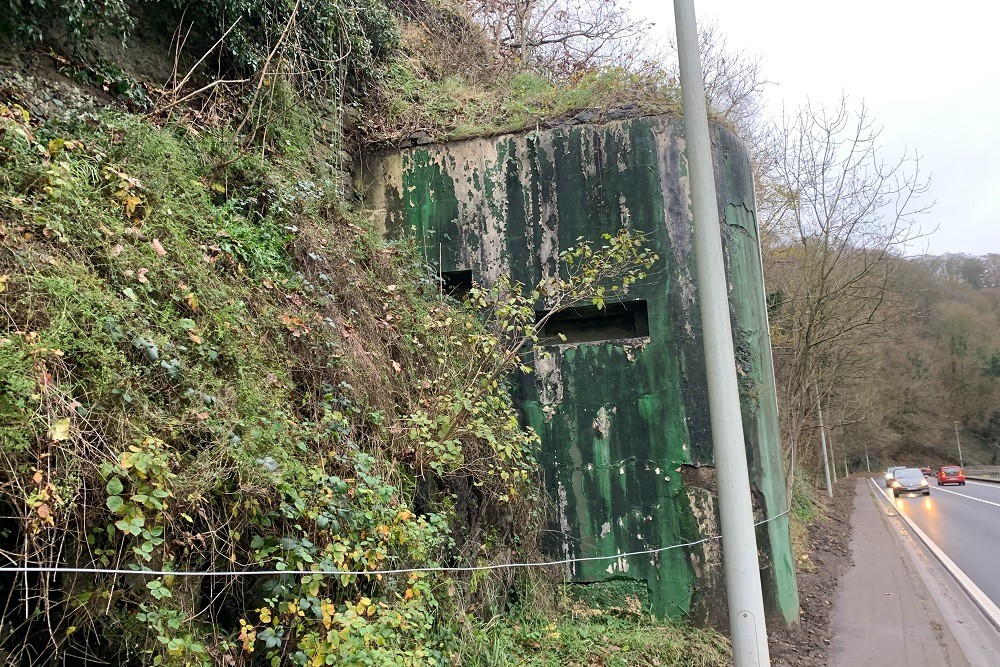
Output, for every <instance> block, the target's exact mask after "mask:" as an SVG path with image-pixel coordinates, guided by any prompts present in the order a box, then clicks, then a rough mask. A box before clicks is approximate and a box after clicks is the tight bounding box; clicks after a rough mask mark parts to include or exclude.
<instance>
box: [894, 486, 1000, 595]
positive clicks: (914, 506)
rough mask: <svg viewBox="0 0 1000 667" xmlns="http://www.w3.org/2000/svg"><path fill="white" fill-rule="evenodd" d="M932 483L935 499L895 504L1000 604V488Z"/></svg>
mask: <svg viewBox="0 0 1000 667" xmlns="http://www.w3.org/2000/svg"><path fill="white" fill-rule="evenodd" d="M876 481H881V480H876ZM927 481H928V483H929V484H930V489H931V495H929V496H920V495H909V494H907V495H903V496H900V497H898V498H896V499H895V500H894V503H895V505H896V508H897V509H898V510H899V511H900V512H902V513H903V514H905V515H906V516H908V517H909V518H910V519H912V520H913V521H914V523H916V524H917V525H918V526H920V529H921V530H923V531H924V532H925V533H927V536H928V537H930V538H931V539H932V540H934V542H935V544H937V545H938V547H940V548H941V550H942V551H944V552H945V553H946V554H947V555H948V557H949V558H951V559H952V560H953V561H954V562H955V564H956V565H958V567H959V568H961V569H962V571H963V572H965V574H966V575H967V576H968V577H969V578H970V579H972V581H973V582H974V583H975V584H976V585H977V586H979V588H980V589H981V590H982V591H983V593H985V594H986V596H987V597H989V598H990V599H991V600H992V601H993V602H994V603H995V604H997V605H1000V576H998V573H1000V572H998V570H1000V567H998V566H1000V563H998V559H1000V484H991V483H989V482H976V481H973V480H968V481H967V483H966V485H965V486H952V485H949V486H937V481H936V480H935V479H934V478H933V477H928V478H927ZM882 483H883V484H884V482H882Z"/></svg>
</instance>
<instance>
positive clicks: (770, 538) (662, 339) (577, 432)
mask: <svg viewBox="0 0 1000 667" xmlns="http://www.w3.org/2000/svg"><path fill="white" fill-rule="evenodd" d="M713 143H714V150H715V163H716V178H717V181H718V192H719V212H720V221H721V227H722V232H723V240H724V246H725V250H726V260H727V271H728V276H729V280H730V283H731V291H730V294H731V297H730V303H731V312H732V315H733V322H734V335H735V336H736V339H737V344H738V347H739V350H740V355H739V360H738V364H739V369H738V370H739V373H740V377H741V400H742V407H743V421H744V431H745V434H746V440H747V454H748V460H749V463H750V468H751V484H752V488H753V490H754V492H755V493H754V497H755V498H756V499H757V503H756V506H755V514H756V516H757V519H758V520H764V519H766V518H769V517H778V518H776V519H774V520H772V521H769V522H767V523H764V524H762V525H761V526H760V527H759V528H758V544H759V545H760V551H761V553H760V557H761V564H762V573H761V576H762V578H763V583H764V590H765V595H766V596H767V600H766V602H767V603H768V606H769V608H770V611H771V613H772V614H773V613H775V612H777V613H778V614H780V616H781V617H782V618H783V619H784V620H785V621H786V622H787V621H791V620H794V619H795V618H796V616H797V613H798V599H797V593H796V587H795V570H794V563H793V558H792V551H791V541H790V536H789V527H788V518H787V515H783V514H782V513H783V512H784V511H785V510H786V508H787V500H786V498H785V495H786V494H785V489H784V478H783V470H782V463H781V449H780V442H779V435H778V424H777V405H776V399H775V388H774V380H773V372H772V367H771V356H770V347H769V345H770V341H769V337H768V329H767V317H766V307H765V302H764V289H763V282H762V277H761V264H760V251H759V243H758V238H757V226H756V219H755V215H754V200H753V187H752V179H751V174H750V168H749V161H748V158H747V154H746V151H745V149H744V147H743V146H742V145H741V144H740V143H739V141H738V140H737V139H736V138H735V137H734V136H733V135H732V134H731V133H730V132H728V131H726V130H725V129H723V128H721V127H716V128H714V142H713ZM362 178H363V182H364V185H365V191H366V193H367V196H366V202H365V203H366V206H367V207H368V208H369V210H370V211H371V213H372V216H373V219H374V221H375V223H376V224H377V225H378V226H380V227H381V228H382V229H383V230H384V231H385V232H386V233H388V234H390V235H401V234H409V233H412V234H415V235H416V239H417V242H418V244H420V245H422V246H423V247H424V248H426V249H427V256H428V257H429V258H431V260H430V261H431V262H432V263H433V264H435V265H436V266H437V270H438V271H439V272H441V275H442V276H443V277H445V280H451V281H452V282H451V284H454V285H457V284H458V283H459V282H460V281H459V276H461V281H464V280H466V279H468V280H470V281H471V280H475V281H477V282H482V283H486V284H489V283H490V282H491V281H494V280H496V279H497V277H498V276H501V275H510V276H511V277H512V278H514V279H516V280H519V281H521V282H524V283H526V284H534V283H537V282H538V281H539V280H541V279H542V278H543V277H547V276H551V275H552V273H553V272H554V271H556V270H557V258H558V255H559V252H560V251H561V250H563V249H565V248H567V247H570V246H572V245H573V244H574V243H575V241H576V239H577V238H578V237H581V236H583V237H587V238H595V239H596V238H599V236H600V234H601V233H604V232H610V233H614V232H616V231H617V230H618V229H620V228H621V227H623V226H624V227H627V228H629V229H631V230H634V231H637V232H643V233H645V234H646V235H647V237H648V239H649V241H648V243H649V245H650V247H652V248H653V249H654V250H655V251H656V252H657V253H658V254H659V255H660V257H661V260H660V264H659V266H658V267H657V268H658V269H659V270H658V271H655V272H654V275H653V276H651V278H650V279H649V280H647V281H646V282H644V283H642V284H638V285H635V286H633V287H632V288H631V289H630V291H629V293H628V294H627V295H626V296H625V297H624V298H623V299H622V300H621V302H619V303H610V302H609V304H608V309H607V311H605V312H596V311H595V310H594V309H592V308H590V307H589V306H587V305H583V306H581V307H580V308H578V309H574V310H572V311H567V312H566V313H563V314H560V315H559V316H557V317H554V318H553V319H552V320H551V321H550V323H549V325H548V326H547V327H546V332H545V334H546V335H545V338H544V340H543V344H544V345H545V346H546V347H547V349H548V350H550V351H551V352H553V354H552V355H551V356H543V355H538V354H536V356H535V363H534V370H535V372H534V373H532V374H529V375H525V376H523V377H522V378H521V379H520V383H521V386H520V391H521V400H520V403H521V408H522V410H523V414H524V418H525V420H526V422H527V423H528V424H530V425H531V427H532V428H534V429H535V430H536V431H537V432H538V434H539V435H540V437H541V440H542V451H541V453H540V462H541V464H542V466H543V468H544V471H545V477H546V487H547V491H548V493H549V494H550V496H551V498H552V502H553V503H554V504H555V506H556V509H557V517H556V520H555V522H554V525H553V526H551V531H550V533H549V534H550V535H551V538H550V539H549V540H548V543H547V544H546V547H547V549H548V550H549V551H550V552H551V553H552V554H553V555H557V556H562V557H566V558H587V557H592V556H608V557H611V558H609V559H607V560H594V561H582V562H575V563H572V564H571V565H569V566H568V568H567V576H568V578H569V580H571V581H574V582H579V583H580V584H583V585H586V586H588V587H590V589H591V590H592V591H593V592H594V595H595V596H596V597H597V598H600V599H603V600H607V601H608V602H606V604H609V605H610V604H612V603H613V601H614V600H616V599H618V600H619V603H623V602H624V601H623V600H621V599H620V598H622V597H623V596H629V597H641V598H642V599H643V602H644V603H645V604H647V605H648V607H649V608H650V609H651V610H652V611H653V612H654V613H656V614H657V615H659V616H669V617H680V616H689V617H693V618H695V619H696V620H697V619H700V620H705V621H711V622H717V623H723V622H724V619H725V617H726V613H725V597H724V585H725V584H724V580H723V576H722V571H721V563H720V550H719V544H718V542H717V541H716V540H708V541H701V540H703V539H704V538H709V537H714V536H716V535H718V521H717V508H716V497H715V488H714V474H713V470H712V467H711V466H712V463H713V458H712V438H711V433H710V429H709V419H708V408H707V397H706V386H705V372H704V359H703V354H702V347H701V331H700V327H701V325H700V321H699V317H698V308H697V298H698V290H697V285H696V284H695V278H694V276H695V267H694V261H695V259H694V256H693V253H692V252H691V246H690V237H691V219H690V211H689V198H688V184H687V172H686V164H685V160H684V136H683V124H682V121H681V119H680V118H677V117H675V116H669V115H664V116H651V117H644V118H633V119H628V120H623V121H616V122H610V123H606V124H601V125H575V126H571V127H563V128H555V129H547V130H539V131H534V132H530V133H526V134H520V135H508V136H501V137H495V138H487V139H472V140H467V141H462V142H455V143H450V144H439V145H428V146H420V147H416V148H411V149H406V150H402V151H398V152H390V153H386V154H383V155H379V156H374V157H372V158H370V159H369V160H367V161H366V163H365V165H364V169H363V174H362ZM449 276H450V277H449ZM456 289H457V287H456ZM538 309H539V311H544V304H539V308H538ZM559 333H562V334H563V335H564V336H565V337H566V339H565V340H562V338H561V337H559V335H558V334H559ZM691 543H697V544H691ZM679 545H690V546H679ZM639 551H654V553H649V554H645V555H642V556H630V557H626V556H622V554H628V553H632V552H639Z"/></svg>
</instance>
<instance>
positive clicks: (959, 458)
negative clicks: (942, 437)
mask: <svg viewBox="0 0 1000 667" xmlns="http://www.w3.org/2000/svg"><path fill="white" fill-rule="evenodd" d="M955 442H956V443H957V444H958V465H960V466H962V467H963V468H964V467H965V464H964V463H962V441H961V440H959V439H958V422H955Z"/></svg>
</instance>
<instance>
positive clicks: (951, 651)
mask: <svg viewBox="0 0 1000 667" xmlns="http://www.w3.org/2000/svg"><path fill="white" fill-rule="evenodd" d="M870 488H871V487H870V485H869V483H868V480H867V479H859V480H858V482H857V487H856V493H857V497H856V498H855V504H854V514H853V515H852V516H851V524H852V526H853V535H852V537H851V555H852V557H853V559H854V565H853V566H852V567H851V568H850V569H849V570H847V572H845V573H844V575H843V578H842V580H841V583H840V586H839V587H838V590H837V595H836V597H835V598H834V601H833V614H832V618H831V626H832V628H831V629H832V631H833V643H832V645H831V648H830V663H829V664H830V667H860V666H863V665H877V664H892V665H895V664H900V665H907V666H908V667H967V666H968V665H969V664H970V663H969V661H968V660H967V659H966V657H965V654H964V652H963V651H962V648H961V647H960V646H959V643H958V641H957V640H956V639H955V636H954V635H953V634H952V632H951V630H950V629H949V624H948V623H947V622H946V621H945V619H944V617H943V615H942V613H941V610H940V609H939V607H938V603H937V601H936V600H935V598H934V597H933V596H932V594H931V592H930V590H929V589H928V587H927V585H926V584H925V582H924V577H923V576H922V575H921V573H920V572H919V571H918V570H917V568H916V566H915V565H914V563H913V560H912V559H911V557H910V554H908V553H907V552H906V546H904V544H903V542H902V541H901V540H900V538H899V536H898V535H897V534H895V531H896V528H895V527H894V526H892V525H891V524H889V520H888V518H887V517H886V516H884V513H891V512H892V510H891V509H890V508H889V507H888V506H887V505H885V504H884V503H879V504H876V499H874V498H872V497H871V491H870Z"/></svg>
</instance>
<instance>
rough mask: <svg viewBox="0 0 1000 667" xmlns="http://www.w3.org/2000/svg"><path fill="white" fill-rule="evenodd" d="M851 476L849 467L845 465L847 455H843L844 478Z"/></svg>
mask: <svg viewBox="0 0 1000 667" xmlns="http://www.w3.org/2000/svg"><path fill="white" fill-rule="evenodd" d="M850 476H851V469H850V468H848V467H847V457H846V456H845V457H844V478H845V479H846V478H848V477H850Z"/></svg>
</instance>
